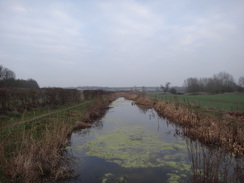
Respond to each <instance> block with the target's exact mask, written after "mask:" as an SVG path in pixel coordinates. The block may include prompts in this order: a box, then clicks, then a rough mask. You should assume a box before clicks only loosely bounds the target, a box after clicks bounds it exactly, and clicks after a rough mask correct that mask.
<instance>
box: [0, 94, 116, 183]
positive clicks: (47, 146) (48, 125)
mask: <svg viewBox="0 0 244 183" xmlns="http://www.w3.org/2000/svg"><path fill="white" fill-rule="evenodd" d="M116 97H117V96H116V95H114V94H110V95H106V96H100V97H97V98H95V99H90V100H86V101H85V102H82V103H81V104H80V105H77V104H76V105H77V106H76V107H74V108H72V107H70V108H68V109H67V110H61V111H59V112H55V113H52V114H50V115H48V116H44V117H42V118H40V119H34V120H30V121H25V122H22V123H18V125H13V126H9V127H8V128H4V129H3V128H2V129H1V136H0V137H1V142H0V182H1V183H4V182H41V179H45V177H49V178H50V177H51V179H52V180H54V181H55V180H58V179H63V178H67V177H69V176H70V175H71V174H72V171H71V170H68V169H66V168H64V166H63V165H64V163H65V159H64V158H63V156H62V151H63V149H62V148H63V147H64V146H65V145H66V143H67V142H68V138H69V136H70V134H71V133H72V131H73V130H74V128H75V126H74V124H77V121H78V122H83V123H86V124H87V123H91V122H92V121H94V120H96V119H98V118H100V117H102V116H103V115H104V114H105V112H106V110H107V109H108V106H109V104H110V103H111V102H112V101H113V100H115V99H116Z"/></svg>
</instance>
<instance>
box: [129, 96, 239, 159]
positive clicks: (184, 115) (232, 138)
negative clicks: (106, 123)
mask: <svg viewBox="0 0 244 183" xmlns="http://www.w3.org/2000/svg"><path fill="white" fill-rule="evenodd" d="M124 97H125V98H127V99H130V100H134V101H135V103H136V104H140V105H144V106H147V107H149V108H150V107H153V108H154V109H155V111H157V113H158V114H159V115H161V116H163V117H166V118H167V119H169V120H170V121H173V122H174V123H177V124H179V125H180V126H181V127H183V128H182V130H181V132H178V133H181V134H183V135H186V136H188V137H190V138H192V139H198V140H200V141H201V142H202V143H205V144H207V145H214V146H217V147H221V148H223V149H225V150H228V151H231V152H233V153H234V154H235V155H244V141H243V139H244V124H243V116H238V115H230V114H228V113H225V114H223V113H216V114H205V113H201V112H199V111H197V110H194V109H189V108H187V107H185V106H182V105H180V104H179V103H177V102H174V103H167V102H164V101H157V102H155V103H153V102H152V101H151V100H150V99H149V98H148V97H147V96H146V95H145V94H137V93H125V94H124Z"/></svg>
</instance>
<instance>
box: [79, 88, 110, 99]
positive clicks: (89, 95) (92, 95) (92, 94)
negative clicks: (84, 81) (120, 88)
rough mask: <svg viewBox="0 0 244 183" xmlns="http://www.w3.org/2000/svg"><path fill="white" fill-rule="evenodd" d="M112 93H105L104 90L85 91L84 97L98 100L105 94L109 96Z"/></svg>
mask: <svg viewBox="0 0 244 183" xmlns="http://www.w3.org/2000/svg"><path fill="white" fill-rule="evenodd" d="M109 93H111V92H109V91H104V90H84V91H83V95H84V99H85V100H87V99H92V98H96V97H99V96H102V95H105V94H109Z"/></svg>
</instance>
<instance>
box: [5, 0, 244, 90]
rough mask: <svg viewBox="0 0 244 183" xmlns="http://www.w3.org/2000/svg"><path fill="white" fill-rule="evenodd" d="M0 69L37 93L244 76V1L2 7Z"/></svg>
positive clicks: (117, 0)
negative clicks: (223, 75)
mask: <svg viewBox="0 0 244 183" xmlns="http://www.w3.org/2000/svg"><path fill="white" fill-rule="evenodd" d="M0 65H3V66H4V67H7V68H9V69H11V70H13V71H14V72H15V73H16V76H17V78H21V79H29V78H33V79H35V80H36V81H37V82H38V83H39V85H40V86H41V87H48V86H55V87H69V86H87V85H89V86H94V85H96V86H112V87H113V86H114V87H116V86H159V85H160V84H163V83H165V82H167V81H169V82H171V83H172V85H178V86H182V84H183V81H184V80H185V79H186V78H188V77H211V76H212V75H213V74H217V73H219V72H221V71H226V72H228V73H230V74H232V75H233V76H234V78H235V79H236V81H237V80H238V78H239V77H240V76H243V75H244V1H243V0H148V1H146V0H80V1H78V0H41V1H33V0H0Z"/></svg>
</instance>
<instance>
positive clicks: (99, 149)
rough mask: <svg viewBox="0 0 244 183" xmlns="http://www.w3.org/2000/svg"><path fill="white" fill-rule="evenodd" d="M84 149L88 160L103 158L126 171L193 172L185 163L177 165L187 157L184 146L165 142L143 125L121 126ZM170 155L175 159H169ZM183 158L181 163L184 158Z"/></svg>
mask: <svg viewBox="0 0 244 183" xmlns="http://www.w3.org/2000/svg"><path fill="white" fill-rule="evenodd" d="M81 149H84V150H85V151H86V155H87V156H95V157H99V158H103V159H106V160H107V161H109V162H113V163H117V164H119V165H120V166H122V167H124V168H155V167H165V166H166V167H171V168H174V169H177V170H179V171H188V170H189V169H190V167H189V166H186V163H185V162H184V161H178V162H175V160H176V159H178V158H179V154H181V153H182V154H181V155H182V156H184V155H183V154H185V153H184V151H185V146H184V145H183V144H173V143H167V142H164V141H163V140H160V138H159V135H158V134H157V133H155V132H152V131H150V130H147V129H145V128H144V127H143V126H142V125H129V126H128V125H127V126H120V127H117V128H115V129H114V130H112V131H110V132H107V133H106V134H99V135H95V138H94V139H93V140H90V141H88V142H87V143H86V144H85V145H84V148H81ZM169 154H171V156H167V155H169ZM174 154H175V155H176V156H174ZM182 156H180V157H181V160H182V159H183V158H184V157H182Z"/></svg>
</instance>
